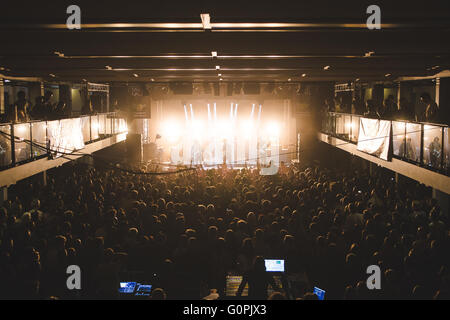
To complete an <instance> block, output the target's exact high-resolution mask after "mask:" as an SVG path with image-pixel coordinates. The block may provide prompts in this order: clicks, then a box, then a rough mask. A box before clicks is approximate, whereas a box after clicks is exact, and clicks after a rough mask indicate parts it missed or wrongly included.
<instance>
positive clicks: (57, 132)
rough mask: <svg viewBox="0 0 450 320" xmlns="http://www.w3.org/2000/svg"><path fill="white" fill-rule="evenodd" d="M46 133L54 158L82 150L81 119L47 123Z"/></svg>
mask: <svg viewBox="0 0 450 320" xmlns="http://www.w3.org/2000/svg"><path fill="white" fill-rule="evenodd" d="M47 133H48V139H49V144H50V150H52V154H53V156H54V157H55V158H56V157H60V156H62V155H63V153H72V152H73V151H75V150H81V149H83V148H84V140H83V133H82V126H81V118H74V119H63V120H55V121H49V122H47Z"/></svg>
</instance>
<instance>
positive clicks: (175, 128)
mask: <svg viewBox="0 0 450 320" xmlns="http://www.w3.org/2000/svg"><path fill="white" fill-rule="evenodd" d="M180 128H181V127H180V124H179V123H178V122H176V121H167V122H164V123H163V124H162V128H161V129H162V135H163V138H167V140H168V141H169V142H175V141H177V140H178V139H179V138H180V136H181V129H180Z"/></svg>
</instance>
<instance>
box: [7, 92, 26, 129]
mask: <svg viewBox="0 0 450 320" xmlns="http://www.w3.org/2000/svg"><path fill="white" fill-rule="evenodd" d="M30 109H31V103H30V102H29V101H28V100H27V99H26V95H25V92H24V91H19V92H18V93H17V101H16V102H15V103H14V104H13V105H12V108H11V112H10V114H9V119H10V120H11V121H13V122H25V121H28V120H29V112H30Z"/></svg>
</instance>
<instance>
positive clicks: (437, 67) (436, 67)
mask: <svg viewBox="0 0 450 320" xmlns="http://www.w3.org/2000/svg"><path fill="white" fill-rule="evenodd" d="M439 68H440V66H434V67H431V70H435V69H439Z"/></svg>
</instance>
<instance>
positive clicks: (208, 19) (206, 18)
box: [200, 13, 211, 30]
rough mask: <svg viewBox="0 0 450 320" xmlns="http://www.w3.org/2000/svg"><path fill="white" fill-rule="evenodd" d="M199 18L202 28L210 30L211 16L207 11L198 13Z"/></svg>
mask: <svg viewBox="0 0 450 320" xmlns="http://www.w3.org/2000/svg"><path fill="white" fill-rule="evenodd" d="M200 18H201V19H202V25H203V29H205V30H211V17H210V15H209V13H202V14H200Z"/></svg>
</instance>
